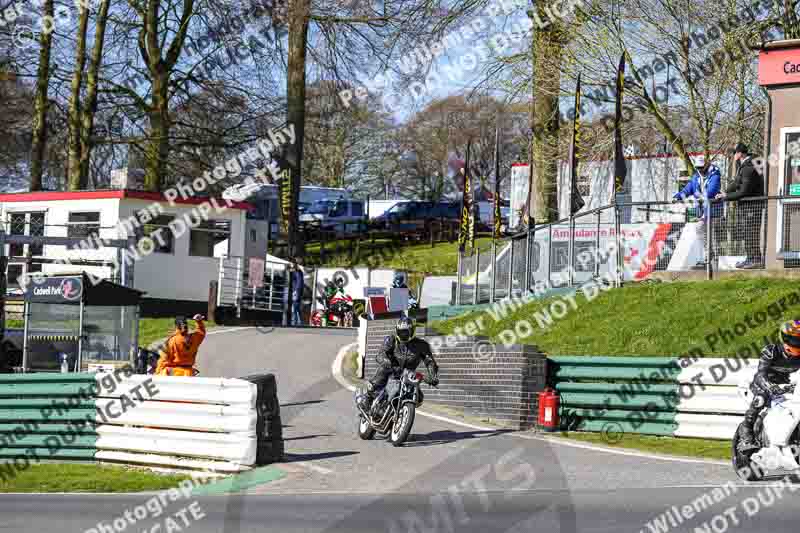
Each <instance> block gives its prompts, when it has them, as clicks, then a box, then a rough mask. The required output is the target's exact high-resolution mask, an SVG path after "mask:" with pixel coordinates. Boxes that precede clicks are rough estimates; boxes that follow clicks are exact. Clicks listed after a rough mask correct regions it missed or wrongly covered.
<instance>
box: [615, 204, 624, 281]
mask: <svg viewBox="0 0 800 533" xmlns="http://www.w3.org/2000/svg"><path fill="white" fill-rule="evenodd" d="M614 239H615V241H616V243H617V272H616V281H617V287H622V278H623V274H622V267H623V265H624V263H625V261H624V252H623V250H622V223H621V221H620V210H619V205H618V204H614Z"/></svg>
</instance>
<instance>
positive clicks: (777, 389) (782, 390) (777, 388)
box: [769, 383, 791, 396]
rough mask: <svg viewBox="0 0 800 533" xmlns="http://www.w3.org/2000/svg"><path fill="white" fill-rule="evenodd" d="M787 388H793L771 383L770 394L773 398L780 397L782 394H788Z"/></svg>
mask: <svg viewBox="0 0 800 533" xmlns="http://www.w3.org/2000/svg"><path fill="white" fill-rule="evenodd" d="M787 388H791V386H790V385H778V384H775V383H771V384H770V386H769V393H770V395H771V396H780V395H782V394H786V392H787Z"/></svg>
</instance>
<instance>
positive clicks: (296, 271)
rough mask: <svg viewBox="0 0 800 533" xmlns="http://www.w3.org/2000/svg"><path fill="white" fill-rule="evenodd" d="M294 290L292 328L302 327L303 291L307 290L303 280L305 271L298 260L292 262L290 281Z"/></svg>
mask: <svg viewBox="0 0 800 533" xmlns="http://www.w3.org/2000/svg"><path fill="white" fill-rule="evenodd" d="M289 282H290V284H291V290H292V322H291V325H292V326H302V325H303V318H302V313H301V308H302V306H303V290H304V289H305V282H304V280H303V271H302V270H301V269H300V267H299V266H298V265H297V260H292V270H291V276H290V279H289Z"/></svg>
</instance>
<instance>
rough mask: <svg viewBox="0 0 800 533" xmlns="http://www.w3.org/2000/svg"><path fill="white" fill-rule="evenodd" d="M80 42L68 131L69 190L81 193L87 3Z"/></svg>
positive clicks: (77, 51) (77, 47) (74, 73)
mask: <svg viewBox="0 0 800 533" xmlns="http://www.w3.org/2000/svg"><path fill="white" fill-rule="evenodd" d="M78 17H79V20H78V35H77V39H78V42H77V43H76V48H75V71H74V72H73V74H72V86H71V91H70V100H69V112H68V116H69V119H68V122H67V124H68V129H69V134H68V135H67V137H68V139H69V156H68V157H69V167H68V168H69V170H68V172H67V174H68V176H69V179H68V182H67V183H68V185H67V189H68V190H70V191H79V190H81V189H82V188H84V187H85V184H84V183H81V182H82V181H83V180H82V179H81V178H82V176H81V86H82V85H83V69H84V67H85V66H86V29H87V28H88V26H89V7H88V5H87V4H86V3H83V5H82V6H81V8H80V14H79V15H78Z"/></svg>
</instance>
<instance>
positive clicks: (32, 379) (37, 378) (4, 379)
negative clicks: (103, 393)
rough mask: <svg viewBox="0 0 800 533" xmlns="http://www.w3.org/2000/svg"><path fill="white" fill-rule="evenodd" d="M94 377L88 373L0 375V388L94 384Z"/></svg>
mask: <svg viewBox="0 0 800 533" xmlns="http://www.w3.org/2000/svg"><path fill="white" fill-rule="evenodd" d="M94 376H95V375H94V374H93V373H89V372H68V373H64V374H61V373H58V372H53V373H47V372H41V373H36V372H28V373H25V374H0V387H4V386H5V385H7V384H17V383H51V384H52V383H75V382H80V383H94V381H95V378H94Z"/></svg>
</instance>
